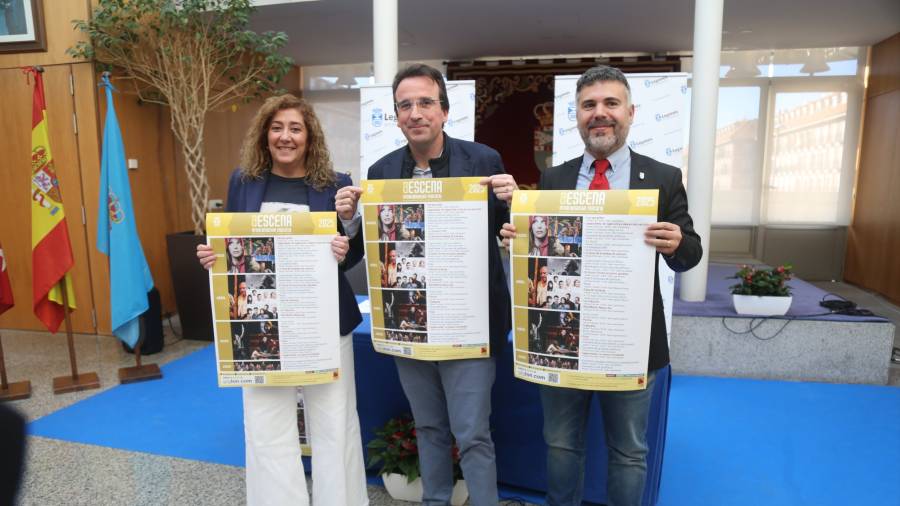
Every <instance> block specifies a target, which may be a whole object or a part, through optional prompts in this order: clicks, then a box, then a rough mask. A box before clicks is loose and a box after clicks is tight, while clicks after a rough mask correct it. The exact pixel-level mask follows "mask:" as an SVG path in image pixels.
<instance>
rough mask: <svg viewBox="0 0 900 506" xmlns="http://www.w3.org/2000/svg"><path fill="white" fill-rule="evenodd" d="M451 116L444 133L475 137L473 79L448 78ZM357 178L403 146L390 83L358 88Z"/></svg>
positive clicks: (404, 143)
mask: <svg viewBox="0 0 900 506" xmlns="http://www.w3.org/2000/svg"><path fill="white" fill-rule="evenodd" d="M447 98H448V99H449V100H450V116H449V118H448V119H447V123H446V124H445V125H444V131H446V132H447V135H449V136H450V137H454V138H457V139H463V140H467V141H474V140H475V81H447ZM359 135H360V138H359V174H360V176H359V179H360V180H363V179H365V178H366V175H367V173H368V171H369V167H371V166H372V164H373V163H375V162H377V161H378V160H379V159H380V158H381V157H382V156H384V155H386V154H388V153H390V152H391V151H394V150H395V149H397V148H399V147H401V146H405V145H406V138H405V137H403V132H401V131H400V128H399V127H398V126H397V115H396V113H395V112H394V94H393V92H392V90H391V86H390V85H382V84H379V85H369V86H361V87H360V89H359Z"/></svg>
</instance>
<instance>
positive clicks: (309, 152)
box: [197, 95, 369, 506]
mask: <svg viewBox="0 0 900 506" xmlns="http://www.w3.org/2000/svg"><path fill="white" fill-rule="evenodd" d="M350 184H351V181H350V177H349V176H346V175H344V174H337V173H335V171H334V169H333V167H332V163H331V158H330V156H329V154H328V148H327V147H326V145H325V136H324V134H323V132H322V127H321V126H320V124H319V120H318V118H317V117H316V114H315V111H313V109H312V107H311V106H310V105H309V104H308V103H307V102H306V101H304V100H303V99H299V98H297V97H295V96H293V95H279V96H275V97H272V98H269V99H268V100H266V101H265V103H264V104H263V105H262V107H261V108H260V109H259V112H258V113H257V114H256V117H255V118H254V119H253V122H252V124H251V125H250V129H249V130H248V131H247V135H246V137H245V139H244V143H243V146H242V148H241V168H239V169H237V170H235V171H234V173H233V174H232V175H231V180H230V182H229V185H228V201H227V205H226V210H227V211H228V212H284V211H301V212H302V211H334V210H335V208H334V196H335V193H336V192H337V189H338V188H341V187H344V186H348V185H350ZM339 232H340V235H337V236H335V237H334V239H333V240H332V242H331V250H332V253H333V254H334V257H335V259H336V261H337V262H338V266H339V268H338V278H337V279H336V280H335V281H336V282H337V283H338V295H339V313H340V329H341V330H340V332H341V336H342V337H341V338H340V342H341V375H340V378H339V379H338V380H337V381H335V382H332V383H327V384H323V385H312V386H307V387H304V389H303V394H304V398H305V399H306V409H307V415H308V420H307V421H308V423H309V426H310V427H309V433H310V444H311V446H312V451H313V459H314V461H315V466H314V467H313V490H312V495H313V502H314V504H316V506H323V505H326V506H327V505H334V506H338V505H340V506H344V505H348V504H353V505H367V504H368V502H369V499H368V496H367V492H366V475H365V468H364V466H363V455H362V438H361V437H360V429H359V416H358V415H357V412H356V389H355V385H354V374H353V341H352V339H351V334H352V332H353V329H354V328H355V327H356V326H357V325H358V324H359V322H360V321H362V317H361V316H360V313H359V308H358V306H357V304H356V298H355V297H354V295H353V290H352V289H351V288H350V284H349V283H348V282H347V279H346V277H345V275H344V272H345V271H346V269H349V268H350V267H352V266H353V265H354V264H356V263H357V262H358V261H359V260H360V259H361V258H362V253H361V252H362V250H363V248H362V234H355V237H354V239H353V240H354V241H358V242H359V244H358V245H354V246H355V247H354V248H353V249H352V250H351V249H350V240H349V239H347V237H346V236H345V235H344V231H343V226H341V225H340V222H339ZM348 253H349V255H348ZM197 257H198V258H199V259H200V263H201V264H202V265H203V266H204V267H206V268H207V269H209V268H211V267H212V265H213V264H214V263H215V260H216V257H215V253H213V251H212V249H211V248H210V247H209V246H206V245H200V246H198V247H197ZM243 398H244V437H245V440H246V448H247V456H246V460H247V470H246V473H247V504H249V505H251V506H253V505H259V504H298V505H308V504H309V495H308V493H307V490H306V480H305V479H304V474H303V462H302V460H301V459H300V442H299V435H298V432H297V393H296V388H294V387H246V388H244V393H243Z"/></svg>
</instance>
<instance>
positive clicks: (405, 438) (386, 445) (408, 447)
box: [366, 415, 469, 506]
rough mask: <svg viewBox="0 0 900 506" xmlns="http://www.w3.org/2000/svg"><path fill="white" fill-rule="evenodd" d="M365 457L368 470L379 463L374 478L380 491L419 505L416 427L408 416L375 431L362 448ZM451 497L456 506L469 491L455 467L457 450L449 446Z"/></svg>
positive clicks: (420, 495) (460, 470)
mask: <svg viewBox="0 0 900 506" xmlns="http://www.w3.org/2000/svg"><path fill="white" fill-rule="evenodd" d="M366 447H367V448H368V454H369V464H368V467H372V466H374V465H375V464H378V463H379V462H380V463H381V469H380V470H379V471H378V474H380V475H381V479H382V480H383V481H384V488H385V489H387V491H388V494H390V496H391V497H392V498H394V499H397V500H401V501H412V502H422V479H421V478H420V477H419V447H418V445H417V443H416V424H415V422H414V421H413V418H412V416H410V415H403V416H399V417H396V418H391V419H390V420H388V421H387V423H386V424H384V426H383V427H381V428H380V429H376V430H375V438H374V439H372V440H371V441H369V443H368V444H367V445H366ZM452 458H453V480H454V483H455V485H454V487H453V497H452V498H451V499H450V503H451V504H452V505H453V506H460V505H462V504H463V503H465V502H466V499H468V497H469V490H468V489H467V488H466V482H465V480H464V479H463V475H462V468H461V467H460V465H459V460H460V457H459V448H457V446H456V444H455V443H454V445H453V450H452Z"/></svg>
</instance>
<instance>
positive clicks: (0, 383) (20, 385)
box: [0, 338, 31, 402]
mask: <svg viewBox="0 0 900 506" xmlns="http://www.w3.org/2000/svg"><path fill="white" fill-rule="evenodd" d="M29 397H31V382H30V381H28V380H25V381H17V382H16V383H9V382H8V381H7V380H6V361H5V358H4V357H3V339H2V338H0V402H3V401H16V400H19V399H27V398H29Z"/></svg>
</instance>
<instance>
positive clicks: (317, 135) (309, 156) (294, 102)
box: [241, 94, 337, 190]
mask: <svg viewBox="0 0 900 506" xmlns="http://www.w3.org/2000/svg"><path fill="white" fill-rule="evenodd" d="M285 109H296V110H297V111H298V112H300V115H301V116H303V123H304V124H305V125H306V131H307V135H306V155H305V158H306V159H305V160H304V164H305V166H306V181H307V182H308V183H309V185H310V186H312V187H313V188H315V189H317V190H322V189H323V188H326V187H329V186H334V184H335V182H336V181H337V176H336V175H335V173H334V166H333V164H332V163H331V155H329V154H328V147H327V146H326V145H325V133H324V132H323V131H322V125H321V124H319V118H318V117H317V116H316V113H315V111H314V110H313V108H312V106H310V105H309V103H307V102H306V101H305V100H303V99H302V98H297V97H295V96H294V95H291V94H284V95H277V96H274V97H270V98H269V99H267V100H266V101H265V102H264V103H263V105H262V107H260V108H259V111H258V112H257V113H256V116H255V117H254V118H253V122H252V123H251V124H250V128H249V129H248V130H247V134H246V135H245V136H244V143H243V144H242V145H241V167H242V169H241V170H242V172H243V174H244V177H249V178H260V177H262V176H263V174H265V173H266V172H268V171H271V170H272V155H271V153H269V126H270V125H271V123H272V118H274V117H275V114H276V113H277V112H278V111H283V110H285Z"/></svg>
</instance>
